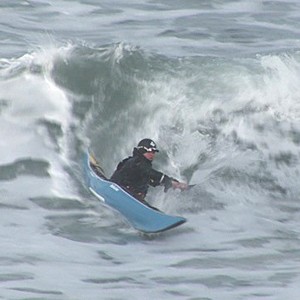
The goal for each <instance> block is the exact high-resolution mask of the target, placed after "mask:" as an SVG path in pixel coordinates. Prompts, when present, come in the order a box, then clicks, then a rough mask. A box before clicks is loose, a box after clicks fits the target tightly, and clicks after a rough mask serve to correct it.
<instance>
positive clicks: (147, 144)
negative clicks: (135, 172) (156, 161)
mask: <svg viewBox="0 0 300 300" xmlns="http://www.w3.org/2000/svg"><path fill="white" fill-rule="evenodd" d="M137 149H140V150H142V151H143V150H144V152H159V151H158V149H157V147H156V144H155V142H154V141H152V140H151V139H142V140H141V141H140V142H139V143H138V145H137Z"/></svg>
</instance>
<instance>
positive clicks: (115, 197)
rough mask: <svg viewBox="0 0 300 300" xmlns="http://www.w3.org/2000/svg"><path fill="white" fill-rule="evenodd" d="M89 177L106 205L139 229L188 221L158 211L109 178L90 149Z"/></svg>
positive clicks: (147, 230)
mask: <svg viewBox="0 0 300 300" xmlns="http://www.w3.org/2000/svg"><path fill="white" fill-rule="evenodd" d="M84 173H85V180H86V183H87V186H88V188H89V190H90V191H91V192H92V193H93V194H94V195H95V196H96V197H97V198H98V199H99V200H101V201H103V202H104V203H105V204H106V205H108V206H109V207H111V208H113V209H114V210H117V211H118V212H119V213H120V214H121V215H122V216H124V217H125V218H126V219H127V221H128V222H129V223H130V224H131V225H132V226H133V227H134V228H135V229H137V230H138V231H141V232H145V233H157V232H162V231H166V230H169V229H171V228H174V227H176V226H179V225H181V224H183V223H185V222H186V219H185V218H183V217H179V216H171V215H167V214H165V213H163V212H161V211H158V210H155V209H153V208H151V207H149V206H147V205H145V204H143V203H142V202H140V201H138V200H137V199H135V198H134V197H133V196H131V195H130V194H128V193H127V192H126V191H125V190H123V189H122V188H121V187H120V186H118V185H117V184H115V183H113V182H111V181H109V180H108V179H107V178H106V177H105V174H104V172H103V170H102V168H101V166H100V164H99V163H98V162H97V160H96V159H95V157H94V156H93V155H91V154H90V153H89V151H87V152H86V153H85V157H84Z"/></svg>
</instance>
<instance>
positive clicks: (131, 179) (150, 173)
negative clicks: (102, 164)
mask: <svg viewBox="0 0 300 300" xmlns="http://www.w3.org/2000/svg"><path fill="white" fill-rule="evenodd" d="M157 152H159V150H158V149H157V147H156V144H155V142H154V141H153V140H151V139H148V138H145V139H142V140H141V141H140V142H139V143H138V145H137V147H134V149H133V153H132V156H129V157H127V158H125V159H123V160H122V161H121V162H120V163H119V164H118V165H117V168H116V170H115V171H114V173H113V175H112V176H111V178H110V180H111V181H113V182H115V183H116V184H118V185H120V186H121V187H122V188H124V189H125V190H126V191H127V192H128V193H130V194H131V195H132V196H133V197H135V198H136V199H138V200H139V201H141V202H144V203H145V204H147V205H149V204H148V203H147V202H146V200H145V197H146V195H147V192H148V188H149V186H153V187H156V186H164V188H165V191H167V190H168V189H169V188H173V189H180V190H186V189H187V188H188V185H187V184H186V183H183V182H179V181H178V180H176V179H174V178H172V177H169V176H168V175H166V174H163V173H162V172H160V171H157V170H155V169H153V168H152V161H153V159H154V158H155V154H156V153H157Z"/></svg>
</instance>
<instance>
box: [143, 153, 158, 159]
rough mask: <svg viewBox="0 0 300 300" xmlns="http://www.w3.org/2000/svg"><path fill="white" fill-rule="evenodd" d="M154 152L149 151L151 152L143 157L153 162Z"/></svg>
mask: <svg viewBox="0 0 300 300" xmlns="http://www.w3.org/2000/svg"><path fill="white" fill-rule="evenodd" d="M155 153H156V152H155V151H151V152H146V153H144V154H143V155H144V156H145V157H146V158H147V159H148V160H151V161H152V160H153V159H154V157H155Z"/></svg>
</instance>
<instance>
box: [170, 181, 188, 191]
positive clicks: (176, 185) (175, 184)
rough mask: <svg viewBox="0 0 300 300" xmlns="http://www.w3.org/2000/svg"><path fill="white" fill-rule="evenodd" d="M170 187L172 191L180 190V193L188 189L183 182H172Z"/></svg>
mask: <svg viewBox="0 0 300 300" xmlns="http://www.w3.org/2000/svg"><path fill="white" fill-rule="evenodd" d="M172 187H173V189H180V190H181V191H184V190H187V189H188V188H189V185H188V184H186V183H184V182H179V181H175V180H173V181H172Z"/></svg>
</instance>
